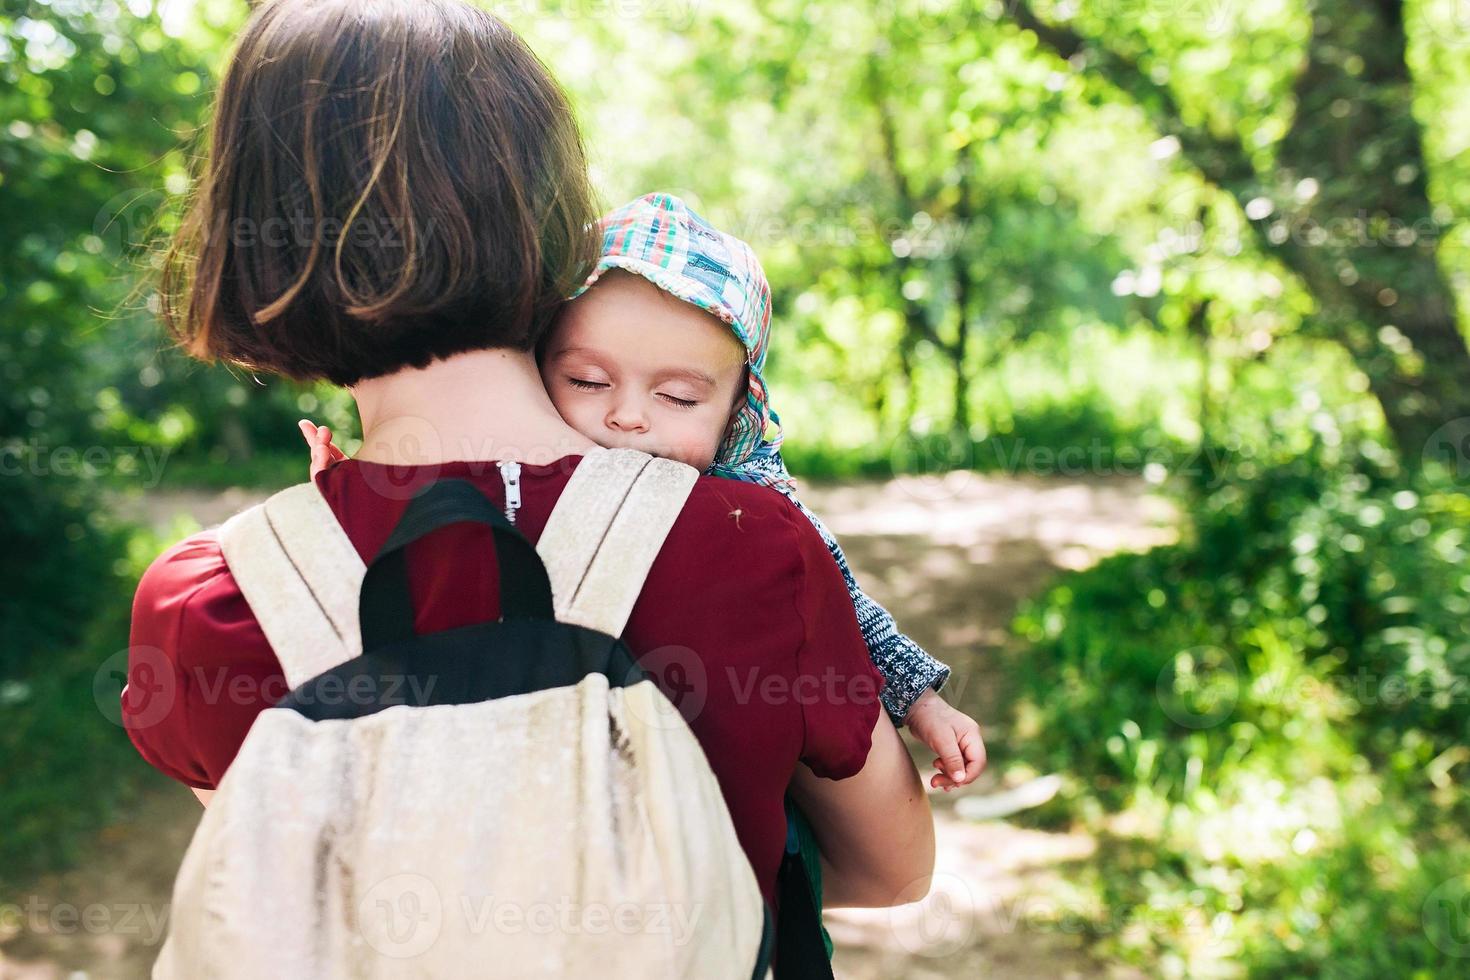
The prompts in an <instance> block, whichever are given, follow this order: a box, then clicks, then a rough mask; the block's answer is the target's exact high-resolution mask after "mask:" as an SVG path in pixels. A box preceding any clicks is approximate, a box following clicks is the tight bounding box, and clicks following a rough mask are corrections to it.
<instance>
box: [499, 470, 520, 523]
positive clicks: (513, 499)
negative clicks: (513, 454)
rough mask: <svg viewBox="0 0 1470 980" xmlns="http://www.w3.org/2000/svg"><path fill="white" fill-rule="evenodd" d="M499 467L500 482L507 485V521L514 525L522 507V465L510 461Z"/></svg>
mask: <svg viewBox="0 0 1470 980" xmlns="http://www.w3.org/2000/svg"><path fill="white" fill-rule="evenodd" d="M497 465H498V466H499V467H500V480H501V482H502V483H504V484H505V519H506V520H508V521H510V522H511V523H512V524H514V523H515V522H516V511H517V510H519V509H520V506H521V464H520V463H517V462H516V461H515V460H513V459H508V460H505V461H503V462H501V463H498V464H497Z"/></svg>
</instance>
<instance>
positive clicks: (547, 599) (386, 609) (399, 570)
mask: <svg viewBox="0 0 1470 980" xmlns="http://www.w3.org/2000/svg"><path fill="white" fill-rule="evenodd" d="M465 522H470V523H476V524H485V525H488V526H489V527H490V528H491V530H492V531H494V533H495V551H494V552H493V554H492V557H493V558H494V560H495V561H496V562H497V564H498V565H499V569H500V611H501V618H503V619H507V620H512V619H546V620H551V619H555V618H556V615H555V613H554V611H553V608H552V603H551V583H550V581H549V580H548V579H547V577H546V566H544V565H543V564H542V563H541V558H540V556H539V555H537V554H536V549H535V547H534V546H533V545H532V544H531V542H530V541H527V540H526V537H525V535H523V534H521V532H520V531H518V530H516V528H515V526H514V525H513V524H511V523H510V521H508V520H506V518H505V515H504V514H502V513H501V512H500V510H499V508H497V507H496V506H495V504H494V503H492V502H491V500H490V498H488V497H486V496H485V495H484V494H483V493H481V492H480V490H479V488H478V487H476V486H475V485H474V484H473V483H471V482H469V481H468V480H439V481H438V482H436V483H432V484H430V485H429V486H428V487H426V488H425V489H424V490H422V491H421V492H420V493H419V494H418V495H417V496H415V497H414V498H413V500H412V501H410V502H409V505H408V509H407V510H405V511H404V512H403V517H402V518H401V519H400V520H399V521H398V526H397V527H395V528H394V529H393V533H392V534H390V535H389V536H388V540H387V541H386V542H384V544H383V547H382V548H381V549H380V550H379V551H378V554H377V557H375V558H374V559H373V560H372V563H371V564H369V565H368V569H367V572H366V573H365V574H364V575H363V579H362V595H361V598H360V600H359V611H358V613H359V619H360V621H361V623H362V648H363V650H364V651H368V650H374V649H377V648H378V647H381V646H386V645H388V644H391V643H400V642H402V641H404V640H407V639H411V638H412V637H413V635H414V632H413V601H412V599H411V598H410V596H409V591H408V566H407V563H406V561H405V549H406V548H407V546H408V545H409V544H411V543H412V542H414V541H417V540H418V539H419V538H421V537H423V536H424V535H426V534H429V533H431V532H433V531H437V530H438V529H440V528H442V527H447V526H449V525H450V524H460V523H465Z"/></svg>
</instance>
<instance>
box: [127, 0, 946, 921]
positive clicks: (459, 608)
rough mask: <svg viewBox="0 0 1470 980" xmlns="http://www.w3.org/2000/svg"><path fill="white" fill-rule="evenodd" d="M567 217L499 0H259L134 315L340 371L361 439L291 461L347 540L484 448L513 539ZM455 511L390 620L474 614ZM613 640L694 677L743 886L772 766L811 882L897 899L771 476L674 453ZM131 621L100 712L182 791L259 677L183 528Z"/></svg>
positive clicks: (275, 683) (843, 608)
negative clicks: (693, 473)
mask: <svg viewBox="0 0 1470 980" xmlns="http://www.w3.org/2000/svg"><path fill="white" fill-rule="evenodd" d="M595 217H596V208H595V206H594V203H593V201H592V194H591V191H590V188H589V186H588V182H587V175H586V164H585V159H584V156H583V150H582V145H581V139H580V136H579V134H578V132H577V129H576V125H575V123H574V121H573V118H572V115H571V112H570V109H569V107H568V105H567V103H566V100H565V97H564V96H563V94H562V93H561V91H560V90H559V88H558V87H557V85H556V84H555V82H554V81H553V80H552V79H551V78H550V77H549V76H548V74H547V73H546V70H545V68H544V66H543V65H541V63H540V62H539V61H537V59H536V58H535V56H534V55H533V54H532V53H531V52H530V51H529V49H527V48H526V47H525V45H524V43H523V42H522V41H521V40H520V39H519V38H518V37H516V36H515V35H514V34H513V33H512V32H511V31H509V30H508V29H507V28H506V27H505V26H504V25H503V24H501V23H500V22H499V21H497V20H495V19H494V18H493V17H491V16H490V15H488V14H486V13H485V12H483V11H480V10H478V9H476V8H474V7H472V6H470V5H469V4H467V3H462V2H459V0H372V2H365V0H274V2H271V3H268V4H265V5H264V6H263V7H262V8H261V9H260V10H258V11H257V12H256V14H255V15H254V17H253V18H252V20H251V22H250V23H249V25H247V27H246V29H245V30H244V32H243V34H242V37H241V39H240V42H239V45H238V47H237V50H236V51H235V53H234V55H233V57H232V59H231V62H230V64H229V66H228V69H227V71H226V73H225V75H224V77H223V80H222V82H221V85H220V89H219V93H218V96H217V105H216V112H215V120H214V128H213V134H212V146H211V151H210V156H209V161H208V167H207V170H206V172H205V173H204V174H203V175H202V180H201V183H200V186H199V188H198V196H197V200H196V201H195V203H194V206H193V207H192V209H191V211H190V213H189V215H188V217H187V219H186V221H185V223H184V226H183V228H182V230H181V232H180V235H179V237H178V239H177V241H176V242H175V243H174V247H173V249H172V250H171V252H170V255H169V257H168V262H167V263H166V267H165V276H164V288H163V290H162V294H163V297H164V306H163V310H164V317H165V320H166V322H167V323H168V324H169V326H170V327H171V329H172V330H173V331H174V333H175V335H176V336H177V337H178V339H179V341H180V343H181V344H182V346H183V347H184V348H185V349H186V350H187V351H188V352H189V353H190V354H192V355H194V356H197V357H199V358H201V359H204V360H225V361H227V362H231V363H236V364H240V365H243V366H246V367H248V368H250V369H251V370H255V371H262V372H272V373H275V374H279V375H283V376H286V377H290V378H296V379H325V380H328V381H331V382H333V383H335V384H340V385H343V386H346V387H347V388H348V389H349V390H350V391H351V393H352V395H353V397H354V398H355V399H356V401H357V406H358V410H359V413H360V416H361V421H362V428H363V436H364V442H363V447H362V450H361V451H360V452H359V453H358V455H357V457H355V458H354V459H352V460H348V461H346V462H344V463H342V464H339V465H337V466H334V467H332V468H331V469H330V470H328V471H326V472H325V473H323V474H321V475H320V476H318V478H317V484H318V487H319V488H320V490H321V492H322V494H323V496H324V497H325V499H326V500H327V501H328V503H329V504H330V506H331V508H332V510H333V513H334V514H335V516H336V517H337V519H338V520H339V522H340V523H341V524H342V526H343V528H344V529H345V530H346V532H347V534H348V537H349V538H350V539H351V540H352V542H353V544H354V545H355V546H356V548H357V549H358V551H359V553H360V554H361V555H362V556H363V558H364V560H369V559H370V558H371V557H372V556H373V555H374V554H375V553H376V552H377V550H378V548H379V547H380V546H381V545H382V543H383V542H384V540H385V539H386V538H387V536H388V534H389V532H390V531H391V530H392V528H393V527H394V525H395V524H396V522H397V520H398V518H399V516H400V515H401V514H402V513H403V510H404V508H405V506H406V505H407V502H408V499H409V498H410V497H411V496H412V494H413V493H414V491H415V490H416V489H418V488H419V487H421V486H423V485H425V484H426V483H428V482H431V481H432V480H434V479H437V478H444V477H461V478H466V479H469V480H471V481H473V482H474V483H475V484H476V485H477V486H478V487H479V488H480V489H481V490H482V491H483V492H484V493H485V494H486V495H487V496H489V497H490V498H491V499H492V500H493V501H495V502H496V503H497V504H501V505H503V504H504V503H505V498H506V493H507V486H506V484H505V483H504V482H503V479H502V474H501V470H500V469H499V468H498V467H497V466H496V465H495V463H494V462H493V461H497V460H513V461H518V462H520V463H521V464H522V465H521V466H520V468H519V472H520V476H519V485H518V491H519V497H520V501H521V503H520V507H519V509H518V511H517V525H518V527H519V528H520V529H521V531H522V532H524V533H525V534H526V536H527V537H529V538H530V539H531V540H532V541H534V540H536V538H537V536H538V535H539V534H540V532H541V529H542V527H543V526H544V524H545V522H546V519H547V517H548V515H549V514H550V512H551V508H552V506H553V505H554V504H555V502H556V499H557V496H558V494H559V493H560V491H561V489H562V488H563V487H564V486H565V484H566V482H567V479H568V476H569V475H570V473H571V471H572V470H573V469H575V467H576V464H577V462H578V460H579V459H580V454H581V453H582V452H584V451H585V450H587V449H588V448H590V443H589V442H588V441H587V440H586V439H585V438H583V437H581V436H580V435H578V434H577V433H576V432H575V431H574V430H573V429H571V428H570V427H569V426H567V425H566V423H564V422H563V421H562V419H561V417H560V416H559V415H558V414H557V413H556V411H555V410H554V409H553V407H552V405H551V402H550V400H549V399H548V397H547V394H546V392H545V389H544V388H543V387H542V384H541V381H540V378H539V375H538V373H537V369H536V364H535V360H534V355H533V350H534V347H535V345H536V342H537V341H538V340H539V339H540V338H541V336H542V334H543V333H544V331H545V330H546V328H547V326H548V324H549V323H550V321H551V318H552V316H553V314H554V313H555V311H556V310H557V308H558V307H559V305H560V303H561V301H562V299H563V297H565V296H566V295H568V294H569V293H570V292H571V291H572V290H573V288H574V287H575V286H576V285H577V284H578V283H579V282H581V280H582V279H583V277H584V276H585V275H586V273H587V272H588V271H589V270H590V268H591V264H592V261H593V260H594V258H595V255H596V247H597V243H596V241H595V238H594V235H595V229H594V221H595ZM486 534H487V531H486V530H485V529H483V528H478V527H473V526H467V525H458V526H455V527H451V528H446V529H444V530H443V531H441V532H437V533H435V534H433V535H431V536H429V537H427V538H425V539H423V540H421V541H419V542H416V543H415V544H414V545H412V546H411V547H410V550H409V553H408V563H409V568H410V572H411V576H410V577H411V584H412V592H413V600H414V608H415V610H416V627H417V629H418V630H419V631H420V632H429V631H436V630H445V629H451V628H454V627H457V626H462V625H467V624H470V623H474V622H481V621H485V620H489V619H493V618H495V617H496V616H497V615H498V609H496V602H495V599H494V597H495V596H496V594H497V590H496V587H495V586H496V581H495V579H496V570H495V567H494V563H493V562H486V561H484V557H485V552H486V549H487V548H489V547H491V545H490V541H489V538H488V537H486ZM752 608H759V609H760V610H761V615H760V616H751V615H749V610H751V609H752ZM624 638H625V640H626V642H627V644H628V646H629V647H630V649H631V650H632V651H633V652H634V654H635V655H636V656H638V657H639V659H640V662H641V663H643V665H644V666H645V667H647V668H648V669H649V670H650V671H651V672H652V673H653V674H654V676H655V679H656V680H658V681H659V683H660V685H661V686H662V687H663V688H664V689H665V691H666V692H667V693H668V694H669V695H670V697H671V698H673V699H675V700H676V702H678V701H679V699H680V697H681V696H684V695H691V696H693V697H694V698H695V699H696V700H697V701H699V702H701V703H699V704H694V705H690V704H684V703H681V704H680V707H681V709H682V710H684V711H685V713H686V715H687V716H689V720H690V725H691V728H692V729H693V731H694V733H695V735H696V736H697V737H698V738H699V740H700V743H701V745H702V747H703V748H704V750H705V753H706V755H707V756H708V758H709V760H710V763H711V767H712V768H713V770H714V772H715V774H716V777H717V778H718V779H719V782H720V785H721V788H722V790H723V792H724V795H725V798H726V801H727V804H728V806H729V809H730V813H731V816H732V818H733V820H734V823H735V827H736V831H737V833H738V835H739V837H740V840H741V844H742V846H743V847H744V849H745V851H746V853H747V855H748V856H749V858H750V861H751V864H752V866H753V867H754V869H755V872H756V877H757V880H758V881H759V883H760V885H761V888H762V891H763V892H764V893H765V895H766V897H767V899H768V900H770V899H772V897H773V894H774V884H775V880H776V872H777V869H778V867H779V864H780V860H781V853H782V849H783V844H784V840H785V834H786V818H785V814H784V810H783V797H784V794H785V792H786V790H787V787H788V785H790V787H791V791H792V793H793V795H794V796H795V797H796V798H797V800H798V802H799V803H800V804H801V805H802V806H803V808H804V809H805V810H806V812H807V813H808V814H809V815H810V816H811V817H812V819H813V822H814V823H815V825H816V827H817V831H818V838H819V841H820V844H821V846H822V851H823V871H824V874H825V875H826V879H825V896H824V904H826V905H827V906H829V907H835V906H841V905H870V906H881V905H892V904H898V903H901V902H906V901H913V900H916V899H918V898H920V897H922V895H923V894H924V893H925V892H926V891H927V888H928V882H929V875H930V872H931V870H932V866H933V847H934V845H933V827H932V820H931V817H930V814H929V809H928V803H927V799H926V796H925V793H924V790H923V787H922V785H921V782H920V779H919V776H918V773H917V771H916V769H915V768H914V766H913V763H912V761H911V760H910V759H909V757H908V754H907V752H906V751H905V750H904V747H903V744H902V742H901V741H900V739H899V738H898V735H897V733H896V732H895V730H894V728H893V725H892V723H891V722H890V721H889V720H888V718H887V716H886V714H885V713H884V712H882V711H880V710H879V704H878V700H877V692H878V688H879V685H880V683H881V678H880V677H879V676H878V675H877V674H876V672H875V671H874V670H873V668H872V666H871V663H870V662H869V660H868V657H867V654H866V651H865V649H864V646H863V641H862V637H861V635H860V633H859V630H858V626H857V622H856V620H855V617H854V614H853V608H852V603H851V601H850V599H849V598H848V595H847V592H846V589H845V587H844V583H843V580H842V578H841V576H840V574H839V573H838V570H837V568H836V566H835V565H834V563H833V562H832V560H831V558H830V557H829V555H828V554H827V551H826V548H825V546H824V545H823V543H822V541H821V539H820V537H819V536H818V535H817V534H816V532H815V531H814V530H813V528H812V527H811V525H810V524H809V523H808V522H806V521H805V520H804V519H802V518H801V517H800V515H798V514H797V513H796V512H795V510H794V509H793V508H792V506H791V505H790V504H789V503H788V502H787V501H786V500H785V499H784V498H783V497H781V496H780V495H779V494H777V493H774V492H772V491H770V490H767V489H765V488H762V487H757V486H754V485H739V484H733V483H731V482H729V481H718V480H712V479H702V480H701V481H700V482H699V484H698V486H697V487H696V488H695V490H694V492H693V493H692V494H691V496H690V498H689V502H688V504H687V506H686V508H685V510H684V512H683V514H682V515H681V516H680V518H679V520H678V522H677V523H676V524H675V526H674V528H673V530H672V532H671V533H670V535H669V537H668V540H667V543H666V544H665V546H664V548H663V550H662V552H661V553H660V555H659V558H658V559H657V561H656V562H655V564H654V567H653V570H652V572H651V573H650V575H649V577H648V580H647V584H646V586H645V588H644V591H643V593H642V595H641V598H640V600H639V603H638V606H637V607H636V608H635V610H634V612H633V616H632V618H631V620H630V622H629V624H628V627H627V630H626V632H625V634H624ZM131 643H132V647H131V649H132V657H131V661H130V665H129V684H128V687H127V689H126V690H125V692H124V697H123V709H124V716H125V719H126V723H127V726H128V732H129V735H130V737H131V738H132V740H133V742H134V744H135V745H136V746H137V748H138V751H139V752H140V753H141V754H142V755H143V757H144V758H145V759H147V760H148V761H149V762H150V763H151V764H153V765H154V766H155V767H157V768H158V769H160V770H161V771H163V772H164V773H165V774H167V775H169V776H171V777H173V778H175V779H177V780H179V781H181V782H184V783H186V784H187V785H189V786H191V787H193V788H194V789H195V790H196V792H198V793H199V794H200V798H201V800H204V801H206V802H207V799H208V791H209V790H211V789H212V787H214V786H215V785H216V784H217V783H218V781H219V779H220V777H221V776H222V774H223V773H224V771H225V769H226V768H227V767H228V766H229V763H230V761H231V759H232V758H233V757H234V755H235V753H236V751H237V750H238V748H239V746H240V744H241V742H242V741H243V739H244V737H245V734H246V732H247V731H248V730H249V727H250V724H251V722H252V720H253V719H254V717H255V716H256V715H257V714H258V713H259V712H260V711H261V710H263V709H264V708H266V707H269V706H270V705H271V704H272V703H274V701H276V700H277V699H279V698H280V697H281V696H283V695H284V694H285V693H286V692H285V683H284V680H283V678H282V676H281V670H280V664H279V662H278V661H277V660H276V658H275V656H274V654H273V653H272V652H271V649H270V646H269V644H268V643H267V642H266V640H265V638H264V635H263V634H262V632H261V630H260V627H259V625H258V624H257V623H256V621H255V618H254V616H253V615H252V614H251V612H250V609H249V607H248V606H247V605H246V603H245V601H244V599H243V597H242V596H241V594H240V591H239V589H238V588H237V587H236V586H235V584H234V581H233V579H232V578H231V576H230V572H229V569H228V567H227V566H226V564H225V562H224V560H223V558H222V557H221V554H220V549H219V544H218V540H217V536H216V534H215V532H214V531H212V530H211V531H204V532H201V533H199V534H196V535H194V536H192V537H190V538H188V539H187V540H185V541H183V542H181V543H179V544H177V545H175V546H174V547H172V548H170V549H169V550H168V551H167V552H165V553H164V554H163V555H161V556H160V557H159V558H158V559H157V560H155V561H154V562H153V564H152V565H151V566H150V568H149V569H148V571H147V572H146V573H145V575H144V577H143V580H142V581H141V583H140V584H139V587H138V593H137V596H136V599H135V603H134V610H133V627H132V639H131ZM691 670H692V671H693V672H694V673H695V674H697V675H698V677H697V678H696V683H695V684H694V685H693V688H692V689H691V688H690V687H689V680H690V672H691ZM813 680H816V681H818V683H816V684H812V683H803V681H807V682H810V681H813ZM811 691H816V692H818V693H817V695H816V696H815V697H811V696H809V692H811ZM803 692H807V693H805V694H804V693H803ZM880 830H881V833H880ZM880 841H881V842H882V844H881V846H880V845H879V842H880Z"/></svg>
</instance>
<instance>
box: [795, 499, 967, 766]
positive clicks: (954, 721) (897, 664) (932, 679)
mask: <svg viewBox="0 0 1470 980" xmlns="http://www.w3.org/2000/svg"><path fill="white" fill-rule="evenodd" d="M786 495H787V496H788V497H789V498H790V500H791V502H792V503H794V504H795V505H796V509H797V510H799V511H801V512H802V513H803V514H805V515H806V518H807V520H809V521H811V522H812V526H813V527H815V528H816V529H817V533H818V534H820V535H821V536H822V540H823V541H824V542H825V543H826V545H827V550H828V551H829V552H831V553H832V558H833V560H835V561H836V562H837V567H838V569H839V570H840V571H841V572H842V578H843V580H844V581H846V583H847V591H848V594H849V595H851V596H852V604H853V608H854V609H855V610H856V611H857V617H858V626H859V627H860V628H861V629H862V632H863V640H864V641H866V643H867V644H868V655H869V656H870V657H872V659H873V666H875V667H877V668H878V671H879V673H881V674H882V675H883V676H884V678H886V679H887V682H888V683H887V684H886V685H885V686H884V689H883V693H882V694H881V695H879V699H880V700H881V701H882V702H883V707H884V708H885V709H887V711H888V715H889V717H890V718H892V719H893V723H894V725H896V726H903V725H904V724H907V725H908V726H909V731H911V732H912V733H913V734H914V736H915V737H916V738H918V739H919V740H920V741H922V742H923V743H924V744H925V745H927V746H929V747H930V748H931V749H933V750H934V752H935V759H934V767H935V768H936V769H938V770H939V772H938V773H937V774H936V775H935V776H934V777H933V778H932V779H931V780H930V782H929V785H931V786H933V787H934V788H935V789H943V790H944V791H945V792H948V791H949V790H951V789H954V788H956V787H958V786H964V785H965V784H967V783H970V782H973V781H974V780H975V778H976V777H978V776H979V775H980V773H981V771H982V770H983V769H984V768H985V761H986V758H985V742H984V740H983V739H982V738H981V737H980V726H979V724H977V723H976V721H975V719H973V718H971V717H970V716H968V715H966V714H965V713H964V712H962V711H959V710H958V709H956V708H954V707H952V706H950V705H949V704H947V703H946V702H945V700H944V699H943V698H942V697H940V696H939V694H938V691H939V689H940V688H942V687H943V686H944V682H945V681H946V680H948V679H949V673H950V671H949V667H948V666H947V665H946V664H943V663H941V662H940V661H938V660H936V659H934V657H932V656H930V655H929V653H928V651H926V650H925V649H924V648H923V647H921V646H919V645H918V644H917V643H915V642H914V641H913V640H911V639H909V637H908V636H906V635H905V634H903V633H901V632H899V629H898V624H897V623H895V622H894V620H893V616H892V615H890V614H889V612H888V610H886V609H884V608H883V607H882V606H881V605H879V604H878V603H877V602H875V601H873V599H872V598H871V597H870V596H869V595H868V594H867V593H866V592H864V591H863V590H862V589H861V588H860V587H859V586H858V584H857V580H856V579H855V578H853V574H852V569H851V568H849V567H848V564H847V556H846V555H844V554H843V553H842V546H841V545H839V544H838V543H837V538H836V537H835V536H834V535H833V534H832V532H831V531H829V530H828V529H827V525H825V524H823V523H822V521H821V518H819V517H817V515H816V514H813V513H812V512H811V511H810V510H808V509H807V508H806V505H805V504H803V503H802V502H801V501H800V500H798V499H797V498H796V495H795V494H794V493H790V492H787V494H786Z"/></svg>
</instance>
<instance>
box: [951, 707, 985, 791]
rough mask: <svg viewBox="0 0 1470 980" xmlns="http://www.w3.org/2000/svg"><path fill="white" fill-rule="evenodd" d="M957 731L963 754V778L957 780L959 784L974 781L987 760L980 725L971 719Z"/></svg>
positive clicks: (983, 769) (982, 770) (983, 768)
mask: <svg viewBox="0 0 1470 980" xmlns="http://www.w3.org/2000/svg"><path fill="white" fill-rule="evenodd" d="M966 721H968V722H969V724H968V725H966V726H965V727H964V728H963V729H961V731H960V733H959V739H958V741H959V743H960V751H961V752H962V753H964V756H965V773H964V779H962V780H958V782H959V783H960V785H962V786H963V785H964V784H966V783H972V782H974V781H975V780H976V779H977V778H978V777H979V775H980V773H982V772H984V771H985V763H986V761H987V757H986V753H985V739H983V738H982V737H981V736H980V726H979V725H978V724H976V723H975V722H974V721H973V720H971V719H968V718H967V719H966Z"/></svg>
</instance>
